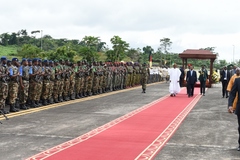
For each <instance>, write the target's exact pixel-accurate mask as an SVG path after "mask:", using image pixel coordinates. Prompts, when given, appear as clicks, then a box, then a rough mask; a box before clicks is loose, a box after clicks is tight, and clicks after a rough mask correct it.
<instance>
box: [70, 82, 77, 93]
mask: <svg viewBox="0 0 240 160" xmlns="http://www.w3.org/2000/svg"><path fill="white" fill-rule="evenodd" d="M75 83H76V82H75V79H72V80H70V86H69V94H73V93H74V90H75Z"/></svg>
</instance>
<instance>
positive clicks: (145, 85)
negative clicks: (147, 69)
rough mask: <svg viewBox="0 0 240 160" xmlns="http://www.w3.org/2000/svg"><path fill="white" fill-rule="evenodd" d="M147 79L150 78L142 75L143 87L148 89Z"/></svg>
mask: <svg viewBox="0 0 240 160" xmlns="http://www.w3.org/2000/svg"><path fill="white" fill-rule="evenodd" d="M147 80H148V78H147V77H142V80H141V81H142V89H144V90H145V89H146V87H147Z"/></svg>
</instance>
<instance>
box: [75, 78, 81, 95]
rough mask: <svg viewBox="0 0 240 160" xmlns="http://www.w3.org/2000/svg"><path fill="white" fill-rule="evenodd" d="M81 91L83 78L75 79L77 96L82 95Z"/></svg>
mask: <svg viewBox="0 0 240 160" xmlns="http://www.w3.org/2000/svg"><path fill="white" fill-rule="evenodd" d="M80 89H81V78H80V77H77V78H76V79H75V92H76V94H79V93H80Z"/></svg>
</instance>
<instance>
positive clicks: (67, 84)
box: [63, 79, 70, 96]
mask: <svg viewBox="0 0 240 160" xmlns="http://www.w3.org/2000/svg"><path fill="white" fill-rule="evenodd" d="M69 88H70V79H66V80H65V81H64V86H63V95H64V96H68V95H69Z"/></svg>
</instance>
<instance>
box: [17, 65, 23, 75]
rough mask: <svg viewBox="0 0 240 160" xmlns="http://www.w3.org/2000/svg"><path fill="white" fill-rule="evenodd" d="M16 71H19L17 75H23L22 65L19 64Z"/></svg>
mask: <svg viewBox="0 0 240 160" xmlns="http://www.w3.org/2000/svg"><path fill="white" fill-rule="evenodd" d="M18 72H19V75H20V76H22V75H23V70H22V66H20V67H19V68H18Z"/></svg>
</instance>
